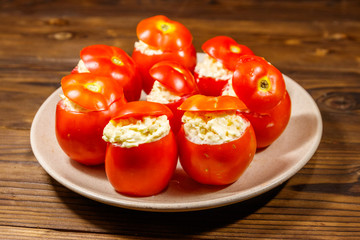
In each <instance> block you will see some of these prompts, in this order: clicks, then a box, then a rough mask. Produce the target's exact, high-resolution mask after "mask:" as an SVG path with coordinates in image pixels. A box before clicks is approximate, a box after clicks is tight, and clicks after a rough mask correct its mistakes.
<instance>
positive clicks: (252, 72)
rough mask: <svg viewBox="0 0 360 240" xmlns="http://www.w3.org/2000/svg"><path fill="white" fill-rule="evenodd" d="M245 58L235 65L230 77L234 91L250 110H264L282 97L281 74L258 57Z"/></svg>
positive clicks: (284, 88)
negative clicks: (231, 77)
mask: <svg viewBox="0 0 360 240" xmlns="http://www.w3.org/2000/svg"><path fill="white" fill-rule="evenodd" d="M246 58H247V60H246V61H242V60H240V61H239V64H238V65H237V66H236V70H235V72H234V75H233V79H232V84H233V88H234V91H235V93H236V95H237V96H238V97H239V98H240V99H241V100H243V101H244V103H245V104H246V106H247V107H248V108H249V110H250V111H253V112H266V111H267V110H269V109H271V108H273V107H275V106H276V105H277V104H278V103H279V102H280V100H281V99H282V98H283V97H284V94H285V91H286V86H285V81H284V78H283V75H282V74H281V72H280V71H279V70H278V69H277V68H275V67H274V66H273V65H271V64H269V63H268V62H266V61H265V60H264V59H262V58H260V57H254V56H251V57H250V58H248V57H246Z"/></svg>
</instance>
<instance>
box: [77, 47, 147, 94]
mask: <svg viewBox="0 0 360 240" xmlns="http://www.w3.org/2000/svg"><path fill="white" fill-rule="evenodd" d="M86 72H91V73H94V74H98V75H104V76H107V77H109V78H112V79H114V80H115V81H117V82H119V84H120V85H121V87H123V91H124V95H125V98H126V100H127V101H136V100H139V98H140V95H141V90H142V86H141V83H142V82H141V76H140V73H139V70H138V68H137V66H136V65H135V62H134V61H133V59H132V58H131V57H130V56H129V55H128V54H127V53H126V52H125V51H124V50H122V49H121V48H118V47H115V46H108V45H103V44H97V45H91V46H87V47H85V48H83V49H82V50H81V52H80V60H79V62H78V64H77V66H76V67H75V68H74V69H73V71H72V73H86Z"/></svg>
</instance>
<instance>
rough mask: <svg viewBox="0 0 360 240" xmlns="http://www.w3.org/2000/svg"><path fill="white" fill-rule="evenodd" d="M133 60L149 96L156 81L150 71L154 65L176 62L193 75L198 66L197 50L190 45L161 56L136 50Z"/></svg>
mask: <svg viewBox="0 0 360 240" xmlns="http://www.w3.org/2000/svg"><path fill="white" fill-rule="evenodd" d="M132 58H133V60H134V61H135V62H136V64H137V66H138V69H139V72H140V75H141V77H142V87H143V90H144V91H145V93H147V94H149V92H150V91H151V88H152V86H153V84H154V79H153V78H152V77H151V76H150V74H149V70H150V68H151V67H152V66H153V65H154V64H156V63H158V62H162V61H174V62H178V63H179V64H181V65H183V66H184V67H186V68H187V69H189V70H190V71H191V72H192V73H193V72H194V69H195V66H196V49H195V47H194V46H193V45H190V46H189V47H188V48H185V49H183V50H177V49H174V50H172V51H168V52H163V53H162V54H159V55H146V54H144V53H142V52H141V51H140V50H138V49H136V48H135V49H134V51H133V53H132Z"/></svg>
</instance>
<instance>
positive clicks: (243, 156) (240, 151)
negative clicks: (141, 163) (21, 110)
mask: <svg viewBox="0 0 360 240" xmlns="http://www.w3.org/2000/svg"><path fill="white" fill-rule="evenodd" d="M180 109H182V110H184V111H192V112H197V113H200V114H201V113H206V112H213V113H214V112H215V113H216V112H224V111H239V110H245V105H244V104H243V103H242V102H241V100H239V99H238V98H236V97H230V96H221V97H206V96H202V95H195V96H193V97H190V98H188V99H187V100H186V101H185V102H184V103H183V104H182V105H181V106H180ZM238 117H240V118H241V119H242V121H243V123H244V126H243V127H244V129H243V131H242V132H241V134H240V137H238V138H236V139H233V140H231V141H227V142H223V143H221V142H219V143H217V144H210V143H201V144H199V143H196V142H193V141H191V140H190V137H189V136H188V134H189V133H186V132H185V128H184V125H183V126H182V127H181V129H180V131H179V133H178V146H179V159H180V163H181V166H182V167H183V169H184V171H185V172H186V173H187V174H188V175H189V176H190V177H191V178H192V179H194V180H195V181H197V182H200V183H203V184H210V185H226V184H231V183H233V182H235V181H236V180H237V179H238V178H239V177H240V176H241V175H242V173H243V172H244V171H245V170H246V169H247V167H248V166H249V164H250V162H251V161H252V159H253V157H254V155H255V151H256V138H255V134H254V130H253V128H252V126H251V124H250V123H249V121H248V120H247V119H246V118H244V117H243V116H242V115H241V113H238ZM224 128H226V126H224Z"/></svg>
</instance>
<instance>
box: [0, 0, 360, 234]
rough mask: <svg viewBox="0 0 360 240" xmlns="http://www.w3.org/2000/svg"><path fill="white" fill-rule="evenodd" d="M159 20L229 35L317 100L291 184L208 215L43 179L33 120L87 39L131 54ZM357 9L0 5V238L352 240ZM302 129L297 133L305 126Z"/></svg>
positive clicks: (359, 130) (359, 223)
mask: <svg viewBox="0 0 360 240" xmlns="http://www.w3.org/2000/svg"><path fill="white" fill-rule="evenodd" d="M156 14H164V15H167V16H168V17H169V18H172V19H175V20H178V21H181V22H182V23H183V24H184V25H186V26H187V27H188V28H189V29H190V31H191V32H192V33H193V36H194V44H195V47H196V48H197V50H198V51H201V45H202V43H203V42H204V41H205V40H207V39H209V38H211V37H214V36H216V35H228V36H231V37H233V38H234V39H235V40H237V41H238V42H239V43H242V44H245V45H248V46H249V47H250V48H251V49H253V51H254V52H255V53H256V54H257V55H261V56H264V57H266V58H267V59H268V60H269V61H271V62H272V63H273V64H274V65H275V66H276V67H278V68H279V69H280V70H281V71H282V72H283V73H285V74H287V75H288V76H290V77H291V78H293V79H295V80H296V81H297V82H298V83H299V84H300V85H301V86H302V87H304V88H305V89H306V90H307V91H308V92H309V93H310V94H311V95H312V97H313V98H314V99H315V101H316V103H317V104H318V106H319V108H320V110H321V114H322V117H323V124H324V132H323V137H322V141H321V143H320V146H319V148H318V150H317V152H316V153H315V155H314V156H313V157H312V159H311V160H310V161H309V162H308V164H307V165H306V166H305V167H304V168H303V169H301V170H300V171H299V172H298V173H297V174H296V175H295V176H293V177H292V178H291V179H290V180H289V181H287V182H286V183H284V184H283V185H281V186H280V187H277V188H276V189H273V190H271V191H270V192H267V193H265V194H263V195H261V196H258V197H255V198H253V199H250V200H248V201H245V202H242V203H238V204H234V205H230V206H227V207H221V208H217V209H212V210H206V211H199V212H187V213H150V212H141V211H133V210H126V209H122V208H116V207H112V206H108V205H105V204H102V203H98V202H95V201H92V200H89V199H87V198H85V197H82V196H80V195H78V194H76V193H74V192H72V191H70V190H68V189H67V188H65V187H63V186H62V185H61V184H59V183H58V182H56V181H55V180H53V179H52V178H51V177H50V176H49V175H48V174H47V173H46V172H45V171H44V170H43V169H42V167H41V166H40V165H39V163H38V162H37V160H36V158H35V157H34V155H33V153H32V150H31V146H30V137H29V135H30V128H31V123H32V120H33V117H34V115H35V113H36V111H37V110H38V108H39V107H40V105H41V104H42V102H43V101H44V100H45V99H46V98H47V97H48V96H49V95H50V94H51V93H52V92H53V91H54V90H55V89H57V88H58V87H59V86H60V84H59V81H60V79H61V77H62V76H64V75H65V74H67V73H69V71H70V70H71V69H72V68H73V67H74V66H75V64H76V63H77V61H78V59H79V51H80V50H81V49H82V48H83V47H85V46H87V45H91V44H99V43H101V44H108V45H115V46H118V47H121V48H123V49H124V50H125V51H127V52H128V53H131V52H132V48H133V44H134V41H135V40H136V35H135V28H136V25H137V23H138V22H139V21H140V20H141V19H143V18H146V17H150V16H153V15H156ZM359 69H360V2H359V1H357V0H353V1H351V0H349V1H346V0H343V1H340V0H338V1H337V0H331V1H325V0H324V1H295V0H294V1H261V0H253V1H235V0H233V1H230V0H229V1H216V0H213V1H210V0H209V1H205V0H201V1H176V0H174V1H157V0H154V1H150V0H149V1H116V0H106V1H100V0H93V1H85V0H83V1H70V0H58V1H55V0H54V1H51V0H50V1H44V0H23V1H21V0H14V1H11V0H2V1H1V2H0V239H159V238H165V239H167V238H178V239H187V238H189V239H242V238H243V239H254V238H259V239H360V150H359V149H360V137H359V136H360V117H359V116H360V70H359ZM304 131H306V129H304Z"/></svg>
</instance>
